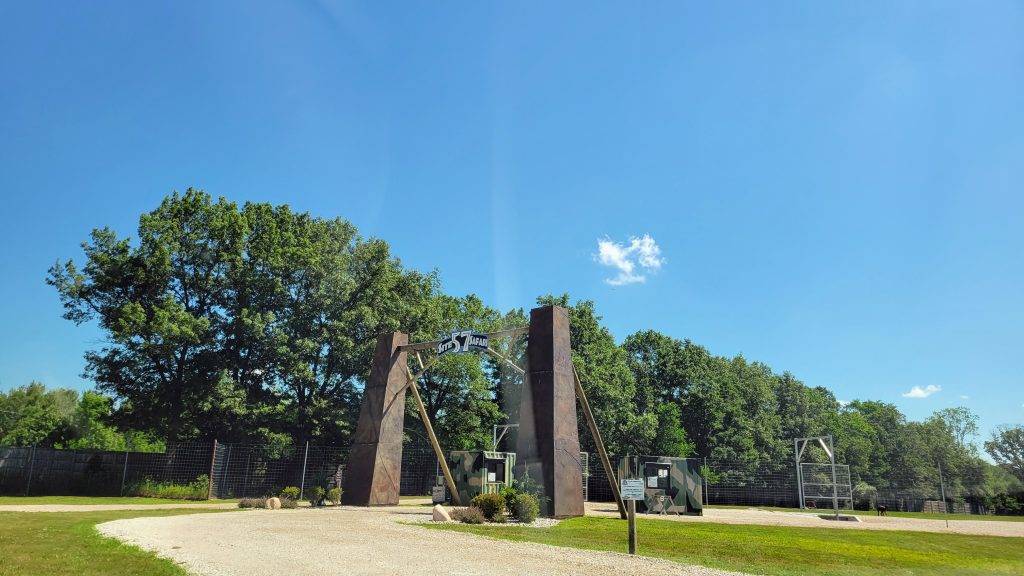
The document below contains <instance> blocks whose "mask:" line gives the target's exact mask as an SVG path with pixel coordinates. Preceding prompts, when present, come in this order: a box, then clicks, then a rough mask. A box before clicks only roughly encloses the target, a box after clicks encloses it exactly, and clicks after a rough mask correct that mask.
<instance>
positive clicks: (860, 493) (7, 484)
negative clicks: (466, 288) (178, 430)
mask: <svg viewBox="0 0 1024 576" xmlns="http://www.w3.org/2000/svg"><path fill="white" fill-rule="evenodd" d="M346 458H347V449H345V448H341V447H337V446H317V445H308V446H306V445H302V446H297V447H288V448H280V447H271V446H261V445H244V444H221V443H215V442H196V443H187V444H178V445H173V446H170V447H168V449H167V450H166V451H165V452H160V453H145V452H106V451H97V450H55V449H49V448H36V447H7V448H5V447H0V494H6V495H86V496H131V495H145V494H146V493H147V489H150V490H151V489H153V487H154V486H157V487H159V486H160V485H180V486H190V487H191V488H192V490H191V491H189V492H187V494H188V495H187V496H185V497H198V498H205V497H207V496H210V497H213V498H242V497H260V496H265V495H269V494H276V493H277V492H279V491H280V489H281V488H284V487H285V486H296V487H299V488H300V489H302V490H303V491H305V489H306V488H308V487H309V486H313V485H318V486H324V487H330V486H336V485H339V484H340V483H341V479H342V474H343V471H344V467H345V466H344V465H345V462H346ZM610 459H611V464H612V466H613V467H614V468H615V469H617V466H618V463H619V460H620V457H619V456H614V455H613V456H610ZM698 460H699V463H700V465H701V470H702V476H703V477H704V499H705V503H706V504H711V505H715V504H718V505H740V506H773V507H785V508H797V507H799V489H798V486H797V475H796V469H795V465H794V464H793V463H785V464H783V463H776V464H775V465H773V466H772V465H760V466H758V465H751V464H750V463H747V462H741V461H715V460H709V459H704V458H700V459H698ZM581 462H584V463H586V464H588V465H587V466H585V468H586V469H585V470H581V472H583V474H584V482H585V488H584V494H586V496H587V499H589V500H594V501H599V502H602V501H603V502H610V501H612V500H613V496H612V492H611V488H610V487H609V484H608V479H607V477H606V475H605V470H604V467H603V466H601V465H600V464H596V465H595V464H594V463H591V462H589V461H588V459H587V458H583V459H581ZM838 469H839V470H841V471H842V473H843V475H844V478H842V479H841V480H842V483H843V484H845V485H847V486H850V485H852V487H853V489H852V493H851V492H850V491H847V492H844V493H843V494H841V495H840V496H841V497H842V505H843V506H844V507H849V506H850V505H851V503H852V505H853V506H854V507H856V508H860V509H869V508H874V507H876V506H879V505H882V506H886V507H887V508H888V509H889V510H899V511H912V512H920V511H944V510H945V511H949V512H958V513H975V514H978V513H986V510H985V509H984V508H983V507H982V506H981V504H980V499H979V498H975V497H972V496H971V495H970V494H966V493H964V492H963V491H962V490H960V489H959V488H958V486H959V484H960V483H959V482H958V481H957V480H958V479H956V478H947V477H943V476H942V474H941V472H940V471H939V470H938V469H936V471H935V474H934V477H928V478H918V477H915V478H912V479H908V478H902V477H900V476H899V475H898V474H896V473H893V475H892V477H890V478H881V479H878V478H876V479H874V481H873V482H872V483H871V486H869V487H868V489H863V486H864V484H863V483H861V482H860V480H861V478H860V477H859V475H858V474H857V473H854V474H852V478H849V479H847V478H846V477H845V475H846V474H849V472H847V470H848V468H846V467H845V466H839V467H838ZM439 474H440V471H439V469H438V465H437V459H436V458H435V456H434V453H433V450H431V448H430V446H429V445H428V444H425V443H424V441H423V440H422V439H420V438H417V437H413V438H412V439H411V441H410V442H408V443H407V444H406V446H405V447H404V449H403V455H402V475H401V494H402V495H403V496H414V495H415V496H419V495H428V494H430V489H431V487H432V486H434V485H435V483H436V482H437V478H438V475H439ZM815 474H817V472H815ZM818 475H824V476H827V475H830V471H828V474H826V473H825V472H821V474H818ZM824 476H822V477H824ZM817 483H821V484H823V485H824V484H828V482H826V481H824V480H823V481H821V482H817ZM847 490H849V489H847ZM812 497H813V499H814V500H815V505H816V506H817V507H820V508H824V507H831V485H830V484H829V486H828V490H825V491H824V492H822V493H821V494H809V495H808V498H812ZM943 503H945V504H943Z"/></svg>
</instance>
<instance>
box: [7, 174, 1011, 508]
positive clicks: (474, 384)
mask: <svg viewBox="0 0 1024 576" xmlns="http://www.w3.org/2000/svg"><path fill="white" fill-rule="evenodd" d="M82 247H83V250H84V253H85V258H84V260H83V261H82V263H81V264H80V265H79V264H76V263H75V262H73V261H71V260H68V261H58V262H57V263H56V264H55V265H54V266H53V267H52V268H51V269H50V271H49V274H48V276H47V282H48V283H49V284H50V285H51V286H53V287H54V288H55V289H56V290H57V292H58V294H59V296H60V299H61V302H62V304H63V306H64V317H65V318H67V319H68V320H71V321H73V322H75V323H78V324H81V323H85V322H95V323H97V324H98V325H99V326H100V327H101V329H102V330H103V332H104V334H105V336H106V339H105V343H104V345H102V346H101V347H99V348H97V349H94V350H90V351H89V352H87V353H86V355H85V371H84V372H85V376H86V377H87V378H88V379H90V380H91V381H93V382H94V383H95V384H96V391H97V393H92V392H89V393H86V394H87V395H92V394H94V395H95V396H96V397H99V398H103V399H105V400H104V401H108V402H109V404H108V405H106V408H104V409H103V410H101V411H100V412H103V414H102V416H101V417H100V418H99V419H100V420H101V421H102V422H103V425H105V426H109V427H110V429H111V430H116V431H119V432H120V433H125V431H131V433H134V434H143V435H146V437H151V438H160V439H161V440H165V441H167V442H181V441H188V440H197V439H212V438H217V439H219V440H221V441H225V442H248V443H264V444H279V445H282V446H284V445H289V444H291V445H295V444H298V443H301V442H305V441H310V442H313V443H318V444H330V445H346V444H347V443H348V442H349V441H350V439H351V436H352V433H353V430H354V426H355V421H356V418H357V417H358V413H359V404H360V399H361V388H362V385H363V382H364V380H365V378H366V376H367V373H368V370H369V366H370V361H371V357H372V353H373V348H374V344H375V337H376V335H377V334H379V333H382V332H387V331H392V330H402V331H406V332H409V333H410V337H411V338H412V340H414V341H416V340H431V339H434V338H436V337H437V336H438V335H440V334H444V333H446V332H449V331H452V330H455V329H467V328H471V329H475V330H481V331H491V330H497V329H501V328H508V327H514V326H523V325H526V324H527V322H528V319H527V314H526V311H525V310H523V309H514V310H505V311H501V310H496V309H494V308H491V307H489V306H487V305H486V304H485V303H484V302H482V301H481V300H480V299H479V298H477V297H476V296H473V295H469V296H464V297H455V296H451V295H448V294H445V293H443V291H442V290H441V285H440V281H439V277H438V274H437V273H436V272H430V273H423V272H419V271H415V270H410V269H408V268H407V267H405V266H403V265H402V263H401V261H400V260H399V259H398V258H397V257H395V256H394V255H393V254H392V253H391V251H390V248H389V246H388V244H387V243H386V242H385V241H383V240H380V239H374V238H363V237H362V236H360V235H359V234H358V232H357V230H356V229H355V227H354V226H353V225H352V224H351V223H349V222H347V221H345V220H343V219H340V218H335V219H325V218H318V217H314V216H311V215H309V214H306V213H297V212H294V211H292V210H291V209H290V208H289V207H288V206H286V205H282V206H274V205H270V204H266V203H246V204H244V205H241V206H240V205H238V204H236V203H234V202H231V201H229V200H226V199H224V198H220V199H216V200H215V199H213V198H212V197H211V196H210V195H208V194H206V193H204V192H201V191H198V190H194V189H189V190H188V191H186V192H185V193H183V194H178V193H175V194H172V195H170V196H168V197H167V198H165V199H164V201H163V202H162V203H161V204H160V206H159V207H157V208H156V209H155V210H153V211H152V212H149V213H146V214H143V215H142V216H141V217H140V219H139V225H138V230H137V237H136V238H135V239H134V240H133V239H131V238H129V237H120V236H118V235H117V234H116V233H115V232H114V231H112V230H110V229H108V228H101V229H97V230H94V231H93V233H92V234H91V237H90V239H89V240H88V241H86V242H85V243H83V245H82ZM537 303H538V304H558V305H561V306H564V307H566V308H567V309H568V310H569V313H570V319H571V337H572V345H573V358H574V361H575V363H576V366H577V369H578V370H579V374H580V377H581V380H582V381H583V384H584V387H585V388H586V390H587V394H588V397H589V399H590V403H591V405H592V408H593V410H594V413H595V416H596V417H597V419H598V421H599V424H600V426H601V428H602V434H603V435H604V437H605V441H606V443H607V445H608V448H609V450H610V451H611V452H613V453H617V454H625V453H632V454H641V453H643V454H664V455H675V456H697V457H706V458H708V459H709V461H715V462H729V463H731V465H732V466H733V467H735V468H737V469H741V470H748V471H750V473H751V474H755V473H757V472H758V471H766V470H767V471H777V470H783V469H787V468H788V469H792V462H793V444H792V439H793V438H795V437H804V436H816V435H826V434H831V435H833V436H834V437H835V442H836V449H837V455H838V459H839V461H841V462H845V463H847V464H849V465H850V467H851V471H852V473H853V475H854V477H855V479H856V481H858V482H860V483H863V484H864V485H866V486H870V487H877V488H880V489H881V488H885V487H887V486H890V485H895V484H896V483H899V484H900V485H902V486H906V487H917V488H920V489H921V490H925V489H928V490H930V489H931V488H932V487H933V484H935V483H936V482H938V470H939V469H940V468H941V470H942V471H943V477H944V478H945V481H946V488H947V489H948V490H950V491H951V492H952V493H959V494H978V495H984V494H991V493H994V492H998V491H1004V492H1005V491H1012V490H1015V489H1016V490H1019V489H1020V487H1021V485H1020V481H1021V480H1022V479H1024V470H1022V464H1021V462H1022V457H1021V452H1022V446H1021V442H1020V441H1019V435H1020V433H1021V432H1020V428H1019V427H1017V428H1007V429H1003V430H1001V431H999V432H997V434H995V435H994V436H993V437H992V438H991V439H989V441H988V442H986V443H985V449H986V451H987V452H988V453H989V454H990V456H991V458H993V459H994V461H996V462H997V463H998V464H999V465H998V466H996V465H992V464H989V463H988V462H986V461H985V460H984V459H983V458H981V456H980V453H979V451H978V448H977V447H976V443H975V438H976V436H977V432H978V429H977V417H976V416H975V415H974V414H972V413H971V412H970V411H969V410H968V409H966V408H962V407H960V408H949V409H945V410H940V411H938V412H936V413H935V414H933V415H932V416H931V417H930V418H928V419H926V420H925V421H922V422H914V421H909V420H908V419H907V418H906V417H905V416H904V415H903V414H902V413H900V411H899V410H898V409H897V408H896V406H894V405H892V404H888V403H884V402H879V401H872V400H858V401H853V402H850V403H849V404H845V405H843V404H841V403H840V402H839V401H838V400H837V399H836V398H835V396H834V394H833V393H832V392H831V391H829V390H827V389H825V388H822V387H812V386H808V385H806V384H804V383H803V382H801V381H800V380H799V379H797V378H796V377H795V376H794V375H792V374H790V373H788V372H782V373H777V372H775V371H774V370H772V369H771V368H770V367H769V366H767V365H765V364H763V363H760V362H756V361H749V360H747V359H745V358H743V357H742V356H737V357H733V358H726V357H722V356H716V355H714V354H711V353H710V352H709V351H708V350H706V349H705V348H704V347H702V346H700V345H698V344H695V343H693V342H691V341H689V340H685V339H678V338H674V337H672V336H669V335H665V334H661V333H658V332H656V331H650V330H647V331H640V332H637V333H634V334H631V335H629V336H627V337H626V338H625V339H624V340H623V341H622V342H621V344H619V343H616V341H615V338H614V337H613V336H612V334H611V333H610V332H609V331H608V330H607V328H605V327H604V326H603V325H602V322H601V317H600V315H599V314H598V312H597V310H596V308H595V306H594V303H593V302H590V301H585V300H584V301H573V300H571V298H570V297H569V296H568V295H545V296H541V297H539V298H538V299H537ZM497 344H498V345H499V346H501V349H500V351H501V352H502V353H503V354H504V355H506V356H508V357H510V358H512V359H513V360H515V361H519V362H522V360H523V354H524V353H525V350H524V348H525V347H524V346H523V343H522V342H500V343H497ZM413 367H414V368H415V367H416V365H415V364H414V365H413ZM521 385H522V381H521V379H520V378H519V377H518V375H517V374H516V372H515V371H513V370H509V369H508V368H507V367H505V366H503V365H502V363H500V362H497V361H495V360H494V359H493V358H490V357H483V358H479V357H476V356H472V355H450V356H446V357H444V358H442V359H441V361H440V362H438V364H437V365H436V366H435V368H434V369H432V370H431V371H430V372H429V373H428V374H427V375H426V376H425V377H424V379H423V380H422V381H421V391H422V393H423V397H424V402H425V404H426V406H427V411H428V413H429V415H430V417H431V419H432V420H433V422H434V424H435V427H436V429H437V433H438V436H439V438H440V439H441V441H442V442H443V445H444V446H445V448H446V449H473V448H485V447H489V445H490V443H491V427H492V425H494V424H502V423H505V422H508V421H512V422H515V421H516V419H517V414H516V411H517V408H518V398H519V396H518V394H519V389H520V387H521ZM30 388H31V387H30ZM14 392H17V391H12V392H11V394H13V393H14ZM38 392H39V391H38V390H37V391H36V392H35V393H38ZM18 393H20V392H18ZM84 398H85V396H83V401H84ZM90 398H92V396H90ZM413 413H415V412H414V411H413V410H412V409H411V407H410V414H413ZM0 415H2V411H0ZM4 422H5V421H4V420H0V439H7V438H13V442H15V443H18V442H24V440H25V437H24V436H19V435H17V434H15V435H13V436H12V435H11V434H10V433H9V432H7V429H6V428H5V426H9V425H8V424H3V423H4ZM407 422H409V424H407V428H408V429H409V435H410V438H411V441H416V438H418V431H417V425H416V423H415V419H413V418H410V419H408V420H407ZM581 428H582V429H581V442H582V444H583V449H584V450H588V451H592V450H593V446H592V441H591V439H590V437H589V434H588V433H587V431H586V427H581ZM1015 434H1016V435H1017V436H1016V438H1018V440H1017V442H1016V443H1014V438H1015V436H1014V435H1015ZM8 442H10V440H9V441H8ZM0 443H3V442H0Z"/></svg>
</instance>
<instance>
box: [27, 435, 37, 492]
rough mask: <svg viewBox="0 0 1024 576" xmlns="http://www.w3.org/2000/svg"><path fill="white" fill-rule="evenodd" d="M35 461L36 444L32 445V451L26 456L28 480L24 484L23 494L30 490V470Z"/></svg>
mask: <svg viewBox="0 0 1024 576" xmlns="http://www.w3.org/2000/svg"><path fill="white" fill-rule="evenodd" d="M35 463H36V445H35V444H33V445H32V452H30V456H29V457H28V482H27V483H26V484H25V496H28V494H29V492H31V491H32V470H33V467H34V466H35Z"/></svg>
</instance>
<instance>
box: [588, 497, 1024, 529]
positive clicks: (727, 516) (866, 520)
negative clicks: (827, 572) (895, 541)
mask: <svg viewBox="0 0 1024 576" xmlns="http://www.w3.org/2000/svg"><path fill="white" fill-rule="evenodd" d="M586 507H587V515H588V516H616V517H617V516H618V515H619V512H618V510H617V509H616V508H615V504H613V503H605V502H587V503H586ZM655 518H659V519H663V520H675V521H678V522H712V523H715V524H759V525H762V526H798V527H807V528H832V529H847V530H850V529H853V530H911V531H916V532H944V533H947V534H975V535H978V536H1017V537H1024V522H1001V521H998V520H950V521H949V526H948V527H947V526H946V521H945V520H932V519H923V518H901V517H898V516H858V518H860V522H843V521H839V522H836V521H835V520H824V519H822V518H819V517H818V516H817V514H813V513H806V512H784V511H777V510H761V509H757V508H706V509H705V510H704V515H703V516H679V515H674V514H672V515H669V514H666V515H664V516H656V517H655Z"/></svg>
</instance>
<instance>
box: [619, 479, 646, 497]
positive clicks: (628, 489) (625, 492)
mask: <svg viewBox="0 0 1024 576" xmlns="http://www.w3.org/2000/svg"><path fill="white" fill-rule="evenodd" d="M619 494H620V495H621V497H622V499H623V500H643V499H644V479H643V478H623V479H622V480H621V481H620V482H619Z"/></svg>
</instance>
